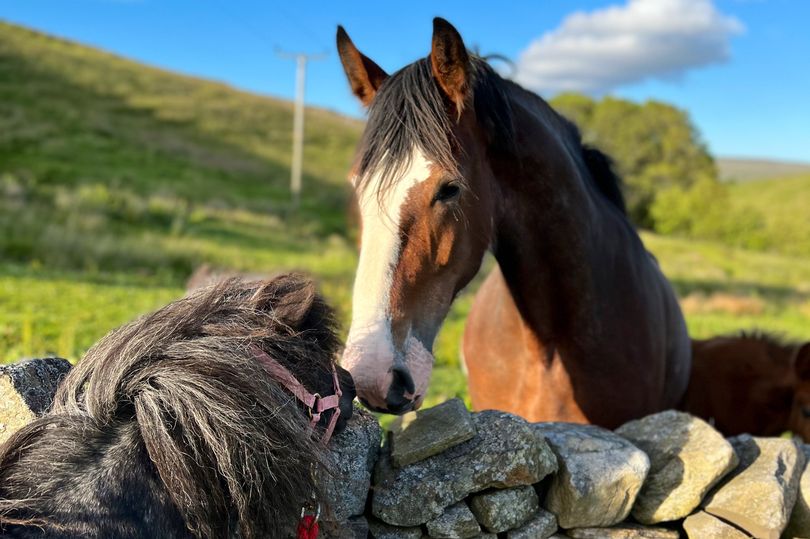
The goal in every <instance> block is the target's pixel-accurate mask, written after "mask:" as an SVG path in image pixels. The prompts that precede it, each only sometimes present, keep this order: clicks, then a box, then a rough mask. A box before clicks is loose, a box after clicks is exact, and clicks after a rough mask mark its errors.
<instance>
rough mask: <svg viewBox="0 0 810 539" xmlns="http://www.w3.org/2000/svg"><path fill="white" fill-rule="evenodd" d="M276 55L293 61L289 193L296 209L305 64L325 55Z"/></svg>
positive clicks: (302, 131)
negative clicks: (293, 97)
mask: <svg viewBox="0 0 810 539" xmlns="http://www.w3.org/2000/svg"><path fill="white" fill-rule="evenodd" d="M277 54H278V55H279V56H280V57H281V58H284V59H287V60H295V65H296V69H295V113H294V117H293V148H292V162H291V165H290V192H291V193H292V205H293V209H298V206H299V205H300V203H301V169H302V166H303V163H302V161H303V159H304V89H305V86H306V81H307V62H309V61H312V60H322V59H323V58H324V57H325V56H326V55H325V54H304V53H302V52H296V53H290V52H283V51H277Z"/></svg>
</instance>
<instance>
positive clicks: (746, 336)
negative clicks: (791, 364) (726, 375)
mask: <svg viewBox="0 0 810 539" xmlns="http://www.w3.org/2000/svg"><path fill="white" fill-rule="evenodd" d="M728 338H730V339H735V338H736V339H742V340H743V341H750V342H755V343H761V344H764V345H765V346H766V347H767V348H768V351H769V353H768V355H769V357H771V358H772V359H780V360H783V361H787V360H788V359H789V358H790V352H791V350H794V349H795V348H797V347H799V346H801V343H799V342H797V341H791V340H788V339H786V338H785V337H784V335H781V334H779V333H773V332H768V331H764V330H761V329H748V330H741V331H739V332H737V333H736V334H731V335H729V336H728Z"/></svg>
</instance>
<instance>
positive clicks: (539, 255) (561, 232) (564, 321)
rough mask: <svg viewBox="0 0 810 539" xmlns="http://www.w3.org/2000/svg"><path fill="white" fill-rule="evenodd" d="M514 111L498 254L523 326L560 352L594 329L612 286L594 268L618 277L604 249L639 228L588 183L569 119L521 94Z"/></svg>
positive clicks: (502, 175) (515, 94)
mask: <svg viewBox="0 0 810 539" xmlns="http://www.w3.org/2000/svg"><path fill="white" fill-rule="evenodd" d="M511 105H512V109H513V111H514V113H515V114H514V118H515V124H516V125H515V138H516V140H515V147H516V155H514V156H510V158H508V159H503V160H502V162H500V163H498V164H497V165H496V166H495V167H494V168H495V175H496V176H497V177H498V179H499V197H498V198H499V200H500V201H501V207H500V208H499V211H498V216H497V218H496V231H495V242H494V245H493V250H494V253H495V257H496V258H497V260H498V263H499V265H500V267H501V270H502V272H503V275H504V278H505V279H506V282H507V284H508V285H509V288H510V290H511V292H512V295H513V296H514V298H515V302H516V304H517V307H518V309H519V310H520V312H521V315H522V316H523V318H524V320H525V321H526V322H528V325H529V326H530V327H533V328H536V329H537V330H538V332H539V334H538V337H539V338H540V340H541V341H543V342H544V343H548V344H551V346H552V347H556V346H560V345H563V343H562V342H561V341H563V340H566V336H569V335H574V334H578V337H580V338H581V337H585V335H583V334H582V332H583V330H585V328H588V327H589V326H592V324H591V323H588V321H589V320H591V321H592V320H594V314H595V313H594V309H595V308H596V307H595V301H596V296H597V295H598V290H597V289H598V287H599V286H600V282H602V283H603V282H605V279H604V277H605V276H604V275H600V276H596V275H594V273H595V272H594V269H596V271H599V272H610V271H611V264H610V263H608V262H609V261H608V260H607V258H608V257H610V256H611V254H610V249H606V248H605V246H604V245H600V242H601V243H604V242H605V241H606V239H607V238H617V237H621V236H620V235H621V234H627V230H626V229H628V228H629V229H630V230H631V232H632V228H631V227H630V225H629V223H627V221H626V219H625V218H624V216H622V215H621V212H620V211H619V210H618V209H617V208H615V207H614V206H613V205H612V203H611V202H610V201H608V200H607V198H606V197H604V196H603V195H602V194H601V193H599V192H598V189H597V187H596V186H595V185H594V184H593V182H592V181H591V180H590V179H589V178H588V174H589V173H588V171H587V169H586V168H585V163H584V161H583V158H582V155H581V154H582V149H581V145H580V143H579V141H578V140H574V137H573V135H572V133H571V132H570V130H569V129H568V127H567V125H566V124H565V122H564V121H563V120H562V118H560V117H559V116H558V115H557V114H556V113H555V112H554V111H553V110H552V109H551V108H550V107H549V106H548V105H547V104H546V103H545V102H543V101H542V100H540V99H539V98H538V97H536V96H534V95H533V94H529V93H528V92H525V91H523V90H520V89H518V88H515V89H514V90H512V103H511ZM622 228H624V229H625V230H624V231H620V229H622ZM614 229H615V230H614ZM632 235H635V232H632ZM608 280H609V279H608ZM580 340H582V339H580Z"/></svg>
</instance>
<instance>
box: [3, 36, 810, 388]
mask: <svg viewBox="0 0 810 539" xmlns="http://www.w3.org/2000/svg"><path fill="white" fill-rule="evenodd" d="M291 122H292V109H291V106H290V104H289V103H286V102H283V101H279V100H275V99H272V98H267V97H259V96H255V95H251V94H247V93H244V92H240V91H237V90H234V89H232V88H229V87H227V86H225V85H222V84H217V83H212V82H208V81H202V80H198V79H193V78H189V77H182V76H179V75H175V74H172V73H167V72H164V71H160V70H157V69H153V68H148V67H145V66H142V65H139V64H136V63H134V62H130V61H127V60H123V59H120V58H117V57H114V56H111V55H109V54H106V53H103V52H100V51H96V50H93V49H89V48H86V47H82V46H79V45H75V44H71V43H67V42H65V41H62V40H57V39H53V38H49V37H46V36H43V35H41V34H37V33H35V32H31V31H28V30H25V29H21V28H19V27H14V26H10V25H6V24H2V23H0V361H13V360H16V359H19V358H21V357H25V356H38V355H44V354H58V355H61V356H64V357H68V358H69V359H71V360H77V359H79V358H80V357H81V355H82V354H83V353H84V351H85V350H86V349H87V348H88V347H89V346H90V345H92V344H93V343H94V342H95V341H96V340H97V339H99V338H100V337H101V336H103V335H104V334H105V333H106V332H107V331H109V330H110V329H112V328H114V327H116V326H118V325H120V324H122V323H124V322H126V321H128V320H130V319H132V318H133V317H135V316H137V315H139V314H141V313H144V312H147V311H149V310H151V309H155V308H157V307H159V306H160V305H163V304H165V303H166V302H168V301H170V300H172V299H174V298H177V297H179V296H180V295H182V294H183V291H184V283H185V281H186V279H187V278H188V276H189V275H190V274H191V273H192V272H193V270H194V269H195V268H196V267H198V266H199V265H201V264H203V263H206V264H210V265H211V266H213V267H215V268H219V269H229V270H238V271H244V272H250V273H264V274H272V273H276V272H279V271H286V270H303V271H306V272H309V273H311V274H312V275H314V276H315V277H316V278H317V280H318V282H319V285H320V287H321V289H322V291H323V293H324V294H325V295H326V297H327V298H328V299H329V300H330V301H331V303H332V304H333V305H335V307H336V308H337V310H338V313H339V316H340V319H341V320H342V321H343V323H344V328H345V327H347V322H348V317H349V315H350V289H351V282H352V278H353V273H354V266H355V264H356V254H355V238H354V232H353V227H352V226H351V225H350V222H349V219H348V218H347V214H348V212H347V209H348V208H349V200H350V199H349V191H348V187H347V185H346V182H345V180H344V176H345V173H346V171H347V170H348V168H349V165H350V161H351V157H352V152H353V148H354V145H355V144H356V141H357V139H358V137H359V134H360V131H361V129H362V124H361V123H360V122H358V121H356V120H351V119H346V118H343V117H341V116H338V115H336V114H333V113H330V112H327V111H323V110H309V111H308V112H307V125H308V128H307V135H306V137H307V139H306V151H305V163H306V165H305V177H304V182H305V186H306V187H305V191H304V194H303V200H304V203H303V206H302V208H301V210H300V211H298V212H296V213H292V212H291V210H290V207H289V203H288V194H287V190H286V186H287V182H288V173H289V170H288V165H289V158H288V156H289V151H290V136H289V132H290V127H291ZM809 193H810V176H807V175H806V174H805V175H804V176H800V177H797V178H786V179H769V180H762V181H758V182H751V183H746V184H739V185H733V186H732V196H733V199H734V201H735V203H739V204H742V205H749V206H751V207H756V208H757V209H758V210H759V211H761V212H762V213H763V215H765V216H767V219H768V227H769V233H771V234H773V235H774V236H775V237H776V236H777V235H778V237H779V238H780V241H781V242H783V244H784V245H783V248H780V249H779V253H778V254H777V253H769V252H752V251H746V250H741V249H733V248H728V247H724V246H722V245H718V244H713V243H706V242H698V241H692V240H684V239H678V238H667V237H659V236H654V235H649V234H646V235H644V239H645V241H646V243H647V245H648V247H649V248H650V250H651V251H652V252H653V253H654V254H655V255H656V256H657V257H658V258H659V260H660V262H661V264H662V266H663V268H664V271H665V272H666V273H667V275H668V276H669V277H670V278H671V279H672V280H673V283H674V284H675V287H676V289H677V291H678V293H679V295H680V297H681V298H682V299H683V304H684V310H685V312H686V313H687V318H688V323H689V327H690V330H691V332H692V334H693V335H695V336H697V337H705V336H709V335H715V334H719V333H726V332H731V331H736V330H739V329H742V328H752V327H759V328H763V329H767V330H773V331H777V332H781V333H784V334H785V335H787V336H789V337H792V338H806V339H810V258H809V257H808V256H807V254H808V253H810V248H807V250H805V249H806V248H805V247H802V245H806V242H807V238H810V221H809V219H810V214H808V212H807V211H806V209H807V208H808V207H810V198H808V197H810V194H809ZM794 239H795V241H794ZM802 241H804V242H805V243H804V244H802V243H801V242H802ZM785 245H786V247H785ZM478 282H480V278H479V279H477V280H476V282H475V283H474V284H473V286H471V287H470V289H469V290H468V291H466V292H465V293H464V294H463V295H462V296H461V297H460V298H459V299H458V300H457V302H456V303H455V304H454V306H453V309H452V311H451V313H450V315H449V317H448V319H447V321H446V323H445V325H444V328H443V330H442V332H441V334H440V336H439V338H438V341H437V343H436V356H437V370H436V373H435V378H434V383H433V385H432V389H431V394H430V395H429V399H428V401H429V402H437V401H440V400H444V399H445V398H447V397H450V396H456V395H460V396H465V395H466V392H465V389H464V385H465V384H464V380H463V376H462V374H461V371H460V367H459V363H458V357H459V356H458V345H459V341H460V339H461V335H462V332H463V325H464V318H465V316H466V313H467V311H468V309H469V307H470V303H471V300H472V295H473V292H474V290H475V286H477V283H478Z"/></svg>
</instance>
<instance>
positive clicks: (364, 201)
mask: <svg viewBox="0 0 810 539" xmlns="http://www.w3.org/2000/svg"><path fill="white" fill-rule="evenodd" d="M337 45H338V51H339V53H340V58H341V61H342V62H343V66H344V69H345V71H346V75H347V76H348V79H349V82H350V85H351V88H352V90H353V91H354V93H355V95H356V96H357V97H358V98H360V100H361V101H362V102H363V103H364V104H365V105H367V106H368V123H367V125H366V129H365V132H364V135H363V138H362V141H361V144H360V147H359V152H358V156H357V160H356V162H355V165H354V167H353V169H352V171H351V174H350V176H351V179H352V182H353V184H354V186H355V190H356V194H357V198H358V201H359V207H360V216H361V221H362V233H361V251H360V261H359V265H358V269H357V275H356V282H355V289H354V298H353V318H352V325H351V330H350V334H349V338H348V342H347V346H346V350H345V353H344V357H343V364H344V366H346V367H347V368H348V369H349V370H350V371H351V372H352V375H353V377H354V379H355V383H356V384H357V391H358V395H359V396H360V398H361V399H362V401H363V402H364V403H365V404H366V405H368V406H370V407H371V408H373V409H375V410H379V411H384V412H392V413H401V412H403V411H406V410H408V409H411V408H413V407H417V406H419V405H420V404H421V401H422V398H423V397H424V394H425V391H426V389H427V386H428V382H429V379H430V373H431V369H432V364H433V356H432V354H431V352H430V350H431V349H432V345H433V341H434V338H435V336H436V333H437V332H438V330H439V327H440V325H441V322H442V320H443V319H444V317H445V316H446V314H447V312H448V309H449V307H450V304H451V303H452V301H453V299H454V298H455V296H456V294H458V292H459V291H460V290H461V289H462V288H463V287H464V286H465V285H466V284H467V283H468V282H469V281H470V279H471V278H472V277H473V276H474V275H475V274H476V273H477V272H478V270H479V267H480V264H481V260H482V257H483V256H484V254H485V252H486V251H487V250H491V251H492V252H493V253H494V255H495V258H496V259H497V261H498V265H499V269H497V270H495V271H494V272H493V273H492V274H491V275H490V276H489V278H488V280H487V282H486V284H485V285H484V287H483V290H482V291H481V292H480V294H479V297H478V298H477V301H476V303H475V306H474V307H473V311H472V314H471V316H470V319H469V321H468V326H467V332H466V337H465V343H464V355H465V358H466V362H467V366H468V368H469V372H470V391H471V394H472V396H473V403H474V405H475V407H476V408H478V409H481V408H500V409H503V410H508V411H512V412H517V413H519V414H521V415H524V416H525V417H527V418H529V419H532V420H556V421H577V422H592V423H596V424H599V425H604V426H607V427H612V426H617V425H619V424H621V423H622V422H624V421H626V420H628V419H631V418H635V417H639V416H642V415H644V414H648V413H651V412H655V411H657V410H662V409H665V408H670V407H673V406H674V405H675V404H677V403H678V402H679V401H680V399H681V397H682V396H683V392H684V390H685V389H686V383H687V379H688V376H689V361H690V359H689V358H690V350H689V338H688V336H687V333H686V327H685V324H684V320H683V316H682V314H681V311H680V309H679V307H678V303H677V301H676V298H675V295H674V294H673V292H672V290H671V288H670V286H669V284H668V283H667V281H666V279H665V278H664V276H663V275H662V274H661V272H660V270H659V268H658V265H657V264H656V262H655V260H654V259H653V257H652V256H651V255H650V254H649V253H647V251H646V250H645V249H644V245H643V244H642V242H641V240H640V238H639V236H638V234H637V233H636V231H635V230H634V228H633V226H632V225H631V224H630V222H629V221H628V218H627V216H626V214H625V211H624V201H623V199H622V195H621V191H620V189H619V184H618V179H617V178H616V176H615V175H614V174H613V173H612V172H611V169H610V165H609V161H608V159H607V158H606V157H605V156H604V155H603V154H602V153H600V152H598V151H597V150H595V149H592V148H589V147H586V146H583V144H582V141H581V139H580V136H579V133H578V131H577V129H576V128H575V127H574V126H573V124H571V123H570V122H569V121H567V120H566V119H565V118H563V117H562V116H560V115H559V114H557V113H556V112H555V111H554V110H552V109H551V107H550V106H549V105H548V104H547V103H546V102H545V101H543V100H542V99H541V98H540V97H538V96H537V95H535V94H533V93H531V92H528V91H526V90H524V89H523V88H521V87H520V86H518V85H516V84H514V83H512V82H510V81H507V80H504V79H502V78H501V77H500V76H498V74H496V73H495V71H494V70H493V69H492V68H491V67H490V66H489V65H488V64H487V63H486V62H485V61H484V60H482V59H481V58H478V57H475V56H473V55H470V54H469V53H468V52H467V50H466V48H465V46H464V43H463V41H462V39H461V36H460V35H459V34H458V32H457V31H456V29H455V28H453V27H452V26H451V25H450V24H449V23H448V22H447V21H445V20H443V19H438V18H437V19H435V20H434V27H433V41H432V48H431V52H430V55H429V56H428V57H427V58H424V59H422V60H419V61H416V62H414V63H412V64H410V65H408V66H406V67H405V68H403V69H401V70H400V71H398V72H397V73H395V74H394V75H392V76H390V77H389V76H388V75H387V74H386V73H385V72H384V71H383V70H382V69H381V68H380V67H379V66H378V65H377V64H375V63H374V62H373V61H371V60H370V59H369V58H367V57H366V56H364V55H363V54H361V53H360V52H359V51H358V49H357V48H356V47H355V46H354V44H353V43H352V41H351V40H350V39H349V37H348V35H347V34H346V33H345V31H344V30H343V29H342V28H338V35H337Z"/></svg>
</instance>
